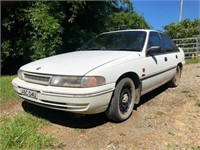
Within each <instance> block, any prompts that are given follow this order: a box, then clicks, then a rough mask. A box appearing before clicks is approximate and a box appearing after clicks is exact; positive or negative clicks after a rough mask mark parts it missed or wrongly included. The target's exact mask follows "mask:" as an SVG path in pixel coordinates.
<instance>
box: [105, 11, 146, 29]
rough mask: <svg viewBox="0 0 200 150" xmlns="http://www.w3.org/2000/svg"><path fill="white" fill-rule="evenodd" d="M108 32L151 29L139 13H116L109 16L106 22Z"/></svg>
mask: <svg viewBox="0 0 200 150" xmlns="http://www.w3.org/2000/svg"><path fill="white" fill-rule="evenodd" d="M105 27H106V30H107V31H112V30H119V29H150V26H149V24H148V23H147V22H146V21H145V19H144V18H143V17H142V16H140V15H138V14H137V13H130V12H127V13H126V12H116V13H113V14H111V15H109V16H108V17H107V19H106V22H105Z"/></svg>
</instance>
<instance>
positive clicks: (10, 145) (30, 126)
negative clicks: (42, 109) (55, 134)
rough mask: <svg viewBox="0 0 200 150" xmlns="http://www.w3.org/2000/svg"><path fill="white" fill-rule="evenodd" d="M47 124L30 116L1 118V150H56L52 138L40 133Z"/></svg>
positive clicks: (57, 145) (55, 144) (56, 145)
mask: <svg viewBox="0 0 200 150" xmlns="http://www.w3.org/2000/svg"><path fill="white" fill-rule="evenodd" d="M45 124H47V122H46V121H45V120H42V119H38V118H35V117H34V116H32V115H30V114H18V115H16V116H15V117H13V118H8V117H5V116H0V135H1V142H0V148H1V149H4V150H6V149H54V148H58V147H59V146H60V145H61V143H56V141H55V139H53V138H52V137H51V136H48V135H45V134H42V133H39V132H38V129H39V128H40V127H42V126H44V125H45Z"/></svg>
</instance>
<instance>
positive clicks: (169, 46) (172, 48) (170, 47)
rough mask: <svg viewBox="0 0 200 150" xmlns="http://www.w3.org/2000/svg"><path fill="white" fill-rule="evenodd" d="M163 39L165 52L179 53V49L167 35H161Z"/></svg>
mask: <svg viewBox="0 0 200 150" xmlns="http://www.w3.org/2000/svg"><path fill="white" fill-rule="evenodd" d="M161 37H162V40H163V43H164V51H165V52H167V53H170V52H177V51H179V49H178V48H177V47H176V45H175V44H174V43H173V42H172V41H171V39H170V38H169V37H168V36H167V35H165V34H161Z"/></svg>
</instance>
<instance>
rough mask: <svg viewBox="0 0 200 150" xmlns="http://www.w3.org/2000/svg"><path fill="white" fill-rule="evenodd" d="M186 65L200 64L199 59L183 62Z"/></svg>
mask: <svg viewBox="0 0 200 150" xmlns="http://www.w3.org/2000/svg"><path fill="white" fill-rule="evenodd" d="M185 62H186V64H196V63H200V59H199V58H197V59H186V60H185Z"/></svg>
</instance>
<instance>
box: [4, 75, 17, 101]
mask: <svg viewBox="0 0 200 150" xmlns="http://www.w3.org/2000/svg"><path fill="white" fill-rule="evenodd" d="M15 77H16V76H3V77H0V91H1V97H0V103H3V102H7V101H12V100H16V99H17V98H18V96H17V94H15V92H14V90H13V86H12V83H11V82H12V79H14V78H15Z"/></svg>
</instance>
